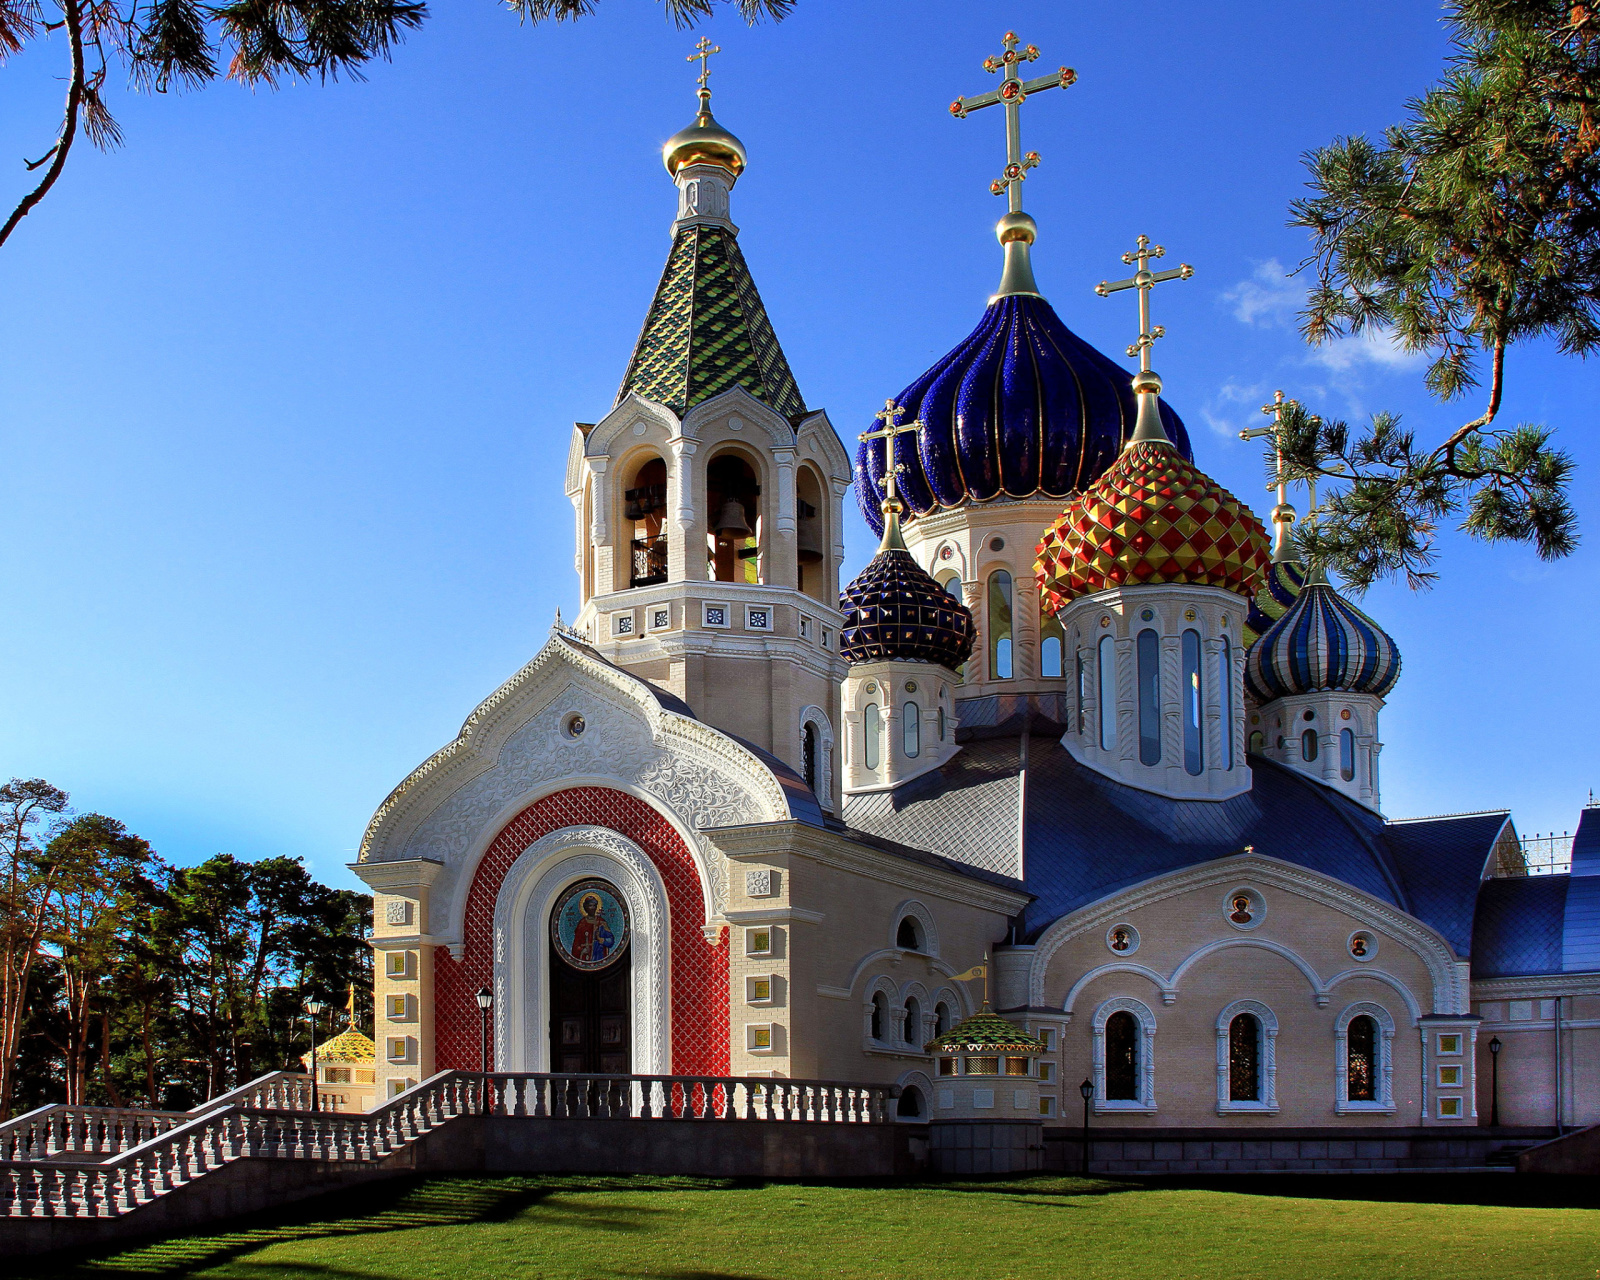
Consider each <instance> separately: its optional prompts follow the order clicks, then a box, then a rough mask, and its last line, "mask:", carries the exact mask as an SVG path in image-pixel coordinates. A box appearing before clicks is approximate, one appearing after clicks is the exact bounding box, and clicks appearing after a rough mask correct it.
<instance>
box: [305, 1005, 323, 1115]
mask: <svg viewBox="0 0 1600 1280" xmlns="http://www.w3.org/2000/svg"><path fill="white" fill-rule="evenodd" d="M322 1010H323V1004H322V1001H320V1000H307V1001H306V1013H307V1014H308V1015H310V1016H309V1019H308V1021H309V1022H310V1023H311V1109H312V1110H313V1111H320V1110H321V1109H322V1108H321V1107H320V1106H319V1105H318V1095H319V1094H320V1092H321V1091H320V1090H319V1089H318V1088H317V1018H318V1016H319V1015H320V1014H321V1013H322Z"/></svg>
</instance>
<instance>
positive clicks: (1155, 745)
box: [1138, 627, 1161, 764]
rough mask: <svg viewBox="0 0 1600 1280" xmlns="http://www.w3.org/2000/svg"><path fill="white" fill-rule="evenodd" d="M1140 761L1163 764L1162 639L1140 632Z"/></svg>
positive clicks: (1145, 631) (1149, 632) (1146, 632)
mask: <svg viewBox="0 0 1600 1280" xmlns="http://www.w3.org/2000/svg"><path fill="white" fill-rule="evenodd" d="M1138 650H1139V654H1138V656H1139V762H1140V763H1141V764H1160V763H1161V637H1160V636H1158V635H1156V633H1155V632H1154V631H1152V630H1151V629H1150V628H1149V627H1146V628H1145V629H1144V630H1143V631H1141V632H1140V633H1139V644H1138Z"/></svg>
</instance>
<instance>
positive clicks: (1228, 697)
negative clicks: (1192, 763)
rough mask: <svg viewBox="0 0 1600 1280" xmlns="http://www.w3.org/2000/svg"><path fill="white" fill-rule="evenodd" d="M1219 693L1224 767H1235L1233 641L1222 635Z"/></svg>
mask: <svg viewBox="0 0 1600 1280" xmlns="http://www.w3.org/2000/svg"><path fill="white" fill-rule="evenodd" d="M1217 680H1218V684H1217V693H1218V694H1219V695H1220V697H1219V699H1218V700H1219V701H1220V702H1221V703H1222V767H1223V768H1224V769H1231V768H1233V642H1232V641H1231V640H1229V639H1228V637H1227V636H1223V637H1222V652H1221V654H1219V655H1218V657H1217Z"/></svg>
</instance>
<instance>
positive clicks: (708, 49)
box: [684, 36, 722, 93]
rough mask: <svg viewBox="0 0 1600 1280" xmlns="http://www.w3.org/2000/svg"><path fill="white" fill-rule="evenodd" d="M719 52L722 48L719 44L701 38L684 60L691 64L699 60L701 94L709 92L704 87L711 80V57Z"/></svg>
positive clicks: (703, 37)
mask: <svg viewBox="0 0 1600 1280" xmlns="http://www.w3.org/2000/svg"><path fill="white" fill-rule="evenodd" d="M721 52H722V46H721V45H720V44H712V43H711V41H710V40H708V39H707V38H706V37H705V36H701V37H700V43H699V44H697V45H695V51H694V52H693V53H691V54H690V55H689V56H688V57H687V58H685V59H684V61H685V62H693V61H694V60H695V59H696V58H699V59H700V89H701V92H703V93H710V92H711V90H710V89H708V88H707V87H706V81H707V80H709V79H711V55H712V54H714V53H721Z"/></svg>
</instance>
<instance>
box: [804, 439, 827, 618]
mask: <svg viewBox="0 0 1600 1280" xmlns="http://www.w3.org/2000/svg"><path fill="white" fill-rule="evenodd" d="M795 498H796V504H795V506H796V512H795V514H796V516H797V519H796V522H795V523H796V529H795V534H796V536H795V560H796V561H797V562H798V564H797V572H798V577H797V579H796V581H797V582H798V584H799V587H800V590H801V591H802V592H804V593H805V594H806V595H808V596H810V597H811V598H812V599H813V600H821V601H822V602H823V603H825V604H832V603H833V602H832V601H831V600H830V599H829V598H828V552H827V548H828V528H827V520H826V518H825V512H826V511H827V506H826V504H825V503H824V501H823V497H822V481H821V480H820V479H818V477H817V473H816V472H815V471H814V470H812V468H810V467H808V466H805V467H801V468H800V470H799V473H798V474H797V475H796V476H795Z"/></svg>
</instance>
